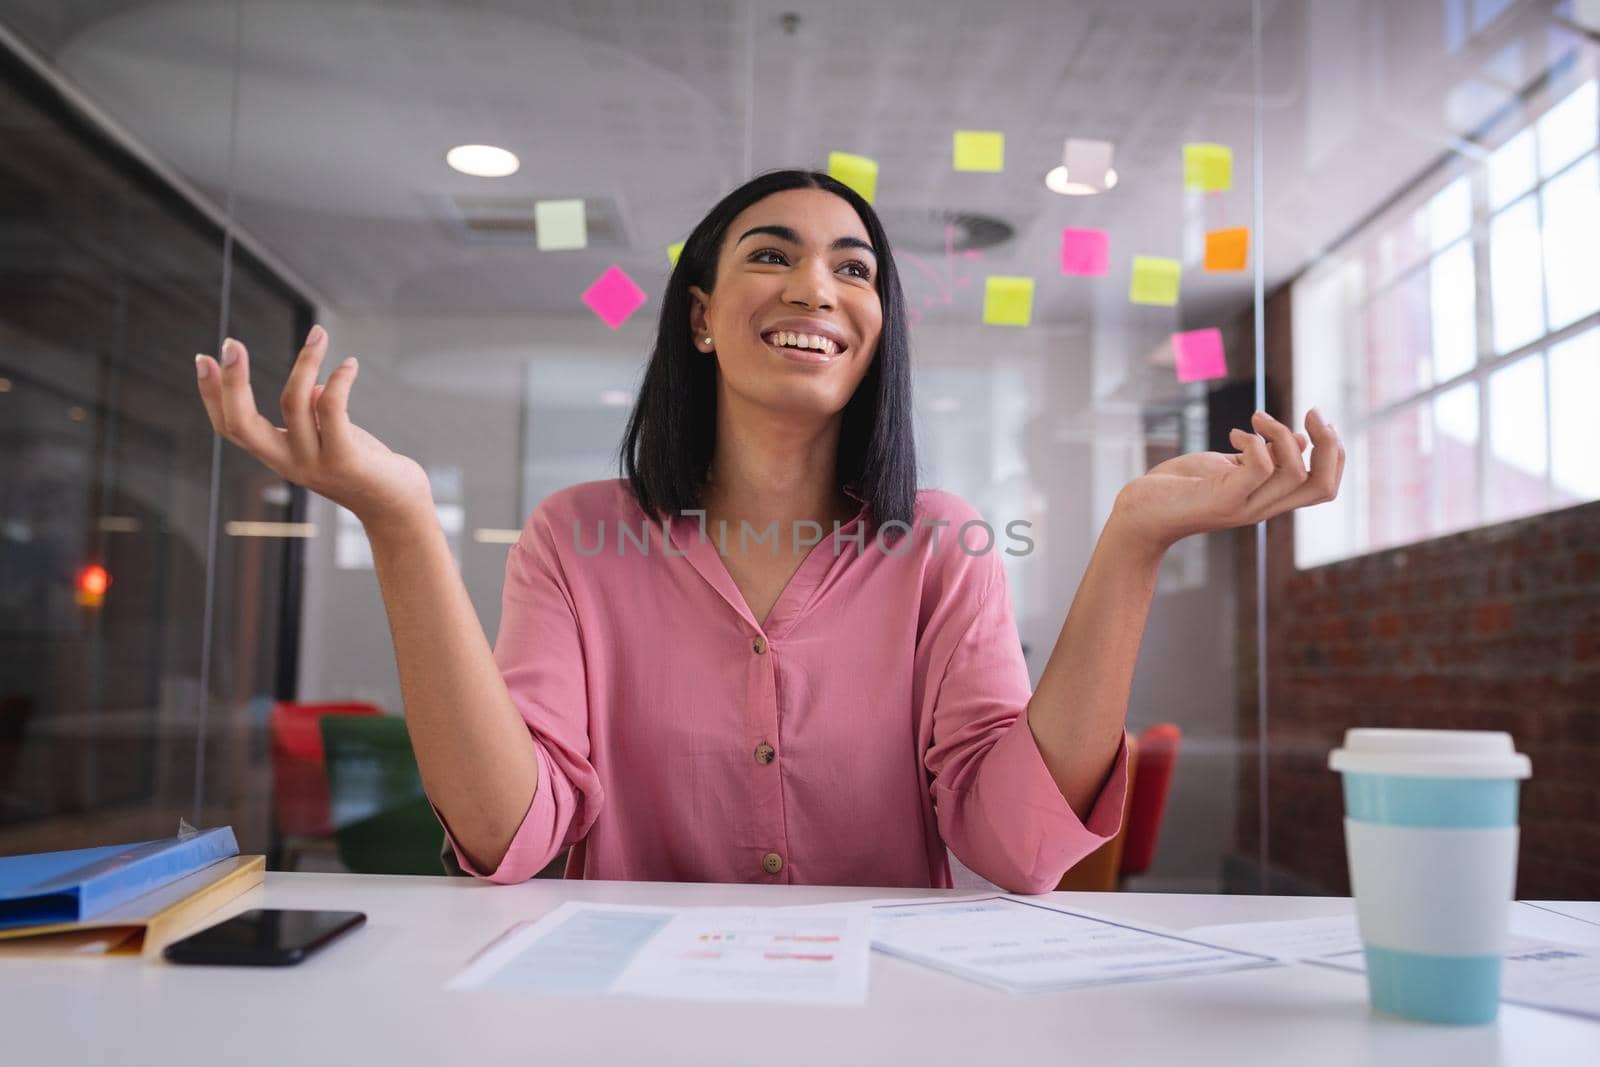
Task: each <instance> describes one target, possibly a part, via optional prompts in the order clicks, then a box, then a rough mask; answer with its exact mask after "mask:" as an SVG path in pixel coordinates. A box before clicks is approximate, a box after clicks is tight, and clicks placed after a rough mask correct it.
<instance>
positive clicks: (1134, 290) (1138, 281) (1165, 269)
mask: <svg viewBox="0 0 1600 1067" xmlns="http://www.w3.org/2000/svg"><path fill="white" fill-rule="evenodd" d="M1182 269H1183V267H1182V264H1180V263H1179V262H1178V261H1177V260H1175V259H1163V258H1162V257H1160V256H1134V257H1133V282H1132V283H1131V284H1130V285H1129V286H1128V299H1129V300H1131V301H1132V302H1133V303H1135V304H1159V305H1161V306H1163V307H1171V306H1173V305H1174V304H1176V303H1177V302H1178V275H1179V273H1180V272H1181V271H1182Z"/></svg>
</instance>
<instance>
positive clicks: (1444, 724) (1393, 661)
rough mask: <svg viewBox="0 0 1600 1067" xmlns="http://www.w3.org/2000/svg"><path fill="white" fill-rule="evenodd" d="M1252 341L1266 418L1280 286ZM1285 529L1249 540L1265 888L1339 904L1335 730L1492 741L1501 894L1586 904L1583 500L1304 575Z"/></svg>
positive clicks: (1593, 689)
mask: <svg viewBox="0 0 1600 1067" xmlns="http://www.w3.org/2000/svg"><path fill="white" fill-rule="evenodd" d="M1266 335H1267V352H1268V366H1267V379H1268V383H1269V385H1268V408H1269V410H1270V411H1271V412H1272V414H1274V415H1275V416H1278V417H1280V418H1285V417H1287V415H1288V414H1289V410H1288V408H1289V404H1288V401H1289V397H1290V389H1291V379H1290V374H1291V358H1290V357H1291V353H1290V330H1289V300H1288V293H1287V290H1283V291H1281V292H1280V293H1279V294H1278V295H1276V296H1274V298H1273V299H1272V300H1270V301H1268V304H1267V330H1266ZM1294 414H1295V416H1296V417H1297V418H1299V417H1302V416H1303V413H1302V412H1295V413H1294ZM1346 488H1347V489H1348V488H1349V487H1348V485H1347V487H1346ZM1293 521H1294V520H1293V518H1292V516H1288V517H1284V518H1282V519H1277V520H1274V521H1272V522H1271V523H1269V524H1268V529H1267V564H1268V566H1267V626H1268V634H1267V667H1268V672H1267V684H1268V744H1267V749H1268V754H1267V794H1268V804H1269V808H1268V814H1269V817H1270V820H1269V821H1270V826H1269V830H1268V835H1269V836H1268V842H1267V845H1268V865H1269V870H1270V871H1271V872H1272V873H1273V874H1274V875H1275V876H1276V877H1275V879H1274V881H1275V883H1276V884H1278V885H1289V886H1298V887H1300V888H1304V889H1308V890H1312V891H1322V892H1327V893H1336V894H1345V893H1348V892H1349V891H1350V885H1349V879H1348V873H1347V870H1346V867H1345V857H1344V842H1343V832H1342V830H1341V826H1342V821H1341V820H1342V818H1343V799H1342V794H1341V793H1340V785H1339V776H1338V775H1337V774H1336V773H1334V772H1333V771H1330V770H1328V768H1327V756H1328V752H1329V751H1330V750H1331V749H1333V748H1335V747H1337V745H1338V744H1339V741H1340V740H1341V738H1342V736H1343V734H1344V731H1345V729H1346V728H1348V727H1352V726H1389V727H1424V728H1438V729H1471V730H1505V731H1507V732H1509V733H1510V734H1511V736H1512V737H1513V738H1514V739H1515V741H1516V744H1517V748H1518V750H1519V751H1522V752H1525V753H1527V755H1528V756H1529V757H1530V759H1531V760H1532V762H1533V777H1532V778H1531V779H1530V780H1529V781H1528V782H1527V783H1525V784H1524V786H1523V790H1522V812H1521V816H1522V817H1521V822H1522V845H1521V856H1520V866H1519V869H1518V874H1517V895H1518V896H1519V897H1521V898H1523V899H1534V900H1537V899H1562V898H1584V899H1591V900H1592V899H1594V898H1596V897H1597V896H1600V503H1593V504H1585V505H1582V506H1579V507H1573V508H1568V509H1566V510H1564V511H1558V512H1551V513H1548V514H1545V515H1539V516H1535V517H1533V518H1529V519H1523V520H1519V521H1517V522H1511V523H1504V524H1501V525H1498V526H1491V527H1485V528H1482V529H1477V530H1472V531H1468V532H1466V533H1461V534H1457V535H1454V536H1451V537H1445V538H1440V539H1437V540H1433V541H1426V542H1422V543H1419V544H1414V545H1409V546H1406V547H1404V548H1398V549H1391V550H1388V551H1384V552H1379V553H1375V554H1372V555H1368V556H1363V557H1359V558H1357V559H1352V560H1347V561H1344V562H1341V563H1335V564H1330V565H1327V566H1323V567H1317V568H1314V569H1312V570H1308V571H1297V570H1296V569H1295V566H1294V528H1293V525H1292V523H1293ZM1236 537H1237V545H1238V553H1239V557H1238V558H1239V568H1238V572H1237V573H1238V575H1239V582H1240V590H1239V594H1240V595H1239V598H1238V604H1239V635H1240V636H1239V653H1240V671H1239V687H1240V688H1239V703H1238V709H1239V730H1240V736H1241V737H1254V736H1255V733H1256V725H1255V724H1256V677H1257V675H1256V626H1255V621H1256V620H1255V536H1254V531H1253V530H1240V531H1237V533H1236ZM1243 763H1244V766H1243V767H1242V769H1241V774H1240V779H1239V786H1238V788H1239V798H1240V804H1239V815H1238V840H1239V842H1240V849H1241V852H1242V853H1243V856H1244V857H1245V858H1247V859H1253V858H1254V855H1255V853H1256V851H1257V850H1258V849H1259V835H1258V832H1257V819H1258V816H1259V811H1260V808H1259V804H1258V796H1257V769H1258V763H1257V761H1256V758H1255V756H1254V755H1253V754H1252V755H1251V756H1250V757H1248V758H1246V759H1245V760H1244V761H1243Z"/></svg>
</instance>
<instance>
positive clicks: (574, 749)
mask: <svg viewBox="0 0 1600 1067" xmlns="http://www.w3.org/2000/svg"><path fill="white" fill-rule="evenodd" d="M494 659H495V663H496V665H498V666H499V668H500V674H501V677H503V678H504V679H505V683H506V688H507V689H508V690H510V693H511V700H512V703H513V704H515V705H516V709H517V712H518V714H520V715H521V716H522V721H523V722H524V723H526V724H527V727H528V734H529V741H530V743H531V744H532V745H533V751H534V757H535V759H536V760H537V762H538V766H539V783H538V786H537V788H536V789H535V790H534V794H533V800H532V802H531V803H530V804H529V806H528V811H527V814H526V815H524V816H523V819H522V824H521V825H520V826H519V827H518V828H517V832H516V835H515V836H514V837H513V838H512V839H511V845H510V847H509V848H508V849H507V850H506V854H505V856H504V858H503V859H501V861H500V864H499V866H497V867H496V868H495V869H494V870H493V871H490V872H485V871H482V870H480V869H478V868H477V867H476V866H474V865H473V864H472V863H471V861H469V860H468V859H467V857H466V856H465V855H464V854H463V853H462V851H461V848H460V846H459V845H457V844H456V841H455V838H454V837H453V836H451V834H450V827H449V825H448V824H447V823H446V822H445V820H444V817H443V815H442V814H440V812H439V809H438V808H437V806H435V807H434V814H435V816H436V817H438V819H439V825H440V826H442V827H443V828H444V831H445V838H446V840H447V841H448V842H449V846H450V848H451V850H452V851H454V853H455V857H456V862H457V863H458V864H459V865H460V867H461V869H462V870H463V871H465V872H466V873H468V874H470V875H473V876H475V877H478V878H484V879H487V880H488V881H490V882H496V883H500V884H503V885H504V884H511V883H514V882H521V881H525V880H526V879H528V878H531V877H533V876H534V875H535V874H537V873H539V871H540V870H542V869H543V868H544V867H545V866H546V865H547V864H548V863H549V862H550V861H551V860H552V859H554V858H555V856H556V854H557V853H558V852H560V851H561V849H562V848H564V847H566V846H567V845H571V844H573V843H575V842H577V841H580V840H582V839H583V837H584V835H585V834H587V833H588V832H589V828H590V827H591V826H592V825H593V824H594V821H595V818H596V817H597V816H598V815H599V814H600V809H601V806H602V805H603V803H604V796H603V793H602V790H601V787H600V779H599V776H598V775H597V774H596V773H595V770H594V767H593V766H592V765H591V764H590V762H589V728H588V723H589V701H588V686H587V685H586V682H585V671H584V655H583V647H582V641H581V639H580V637H579V630H578V620H577V613H576V608H575V606H574V604H573V601H572V597H571V594H570V592H569V590H568V586H567V583H566V581H565V579H564V577H563V572H562V569H561V563H560V560H559V558H558V556H557V554H556V552H555V540H554V536H553V534H552V531H551V529H550V525H549V522H548V520H547V518H546V516H545V514H544V511H543V509H542V508H539V509H535V511H534V513H533V515H532V516H531V517H530V519H529V520H528V525H527V526H526V527H524V529H523V532H522V536H521V537H520V538H519V539H518V541H517V542H516V543H515V544H513V545H512V546H511V550H510V553H509V555H508V557H507V559H506V578H505V587H504V591H503V593H502V595H501V613H500V632H499V635H498V636H497V638H496V639H495V645H494ZM430 802H431V801H430Z"/></svg>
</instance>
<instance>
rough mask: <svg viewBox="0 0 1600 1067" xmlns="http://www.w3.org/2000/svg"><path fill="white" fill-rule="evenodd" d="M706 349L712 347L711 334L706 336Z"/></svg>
mask: <svg viewBox="0 0 1600 1067" xmlns="http://www.w3.org/2000/svg"><path fill="white" fill-rule="evenodd" d="M706 347H707V348H710V347H711V337H710V335H709V334H708V335H707V336H706Z"/></svg>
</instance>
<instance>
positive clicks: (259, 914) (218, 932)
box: [162, 908, 367, 967]
mask: <svg viewBox="0 0 1600 1067" xmlns="http://www.w3.org/2000/svg"><path fill="white" fill-rule="evenodd" d="M366 921H367V917H366V915H365V914H363V913H362V912H359V911H308V910H296V911H291V910H285V909H281V908H255V909H253V910H251V911H246V912H241V913H239V914H238V915H235V916H234V917H233V918H231V919H224V920H223V921H222V922H220V923H217V924H216V925H215V926H208V927H206V928H205V929H204V930H200V931H198V932H197V933H193V934H190V935H189V936H188V937H185V938H183V939H181V940H179V941H174V942H173V943H172V944H170V945H168V946H167V947H166V948H165V949H163V950H162V955H163V956H165V957H166V958H167V959H169V960H171V961H172V962H173V963H220V964H233V965H237V966H245V967H285V966H288V965H289V964H292V963H299V962H300V961H301V960H303V959H305V958H306V957H307V956H309V955H311V954H312V953H313V952H315V951H316V950H317V949H319V948H321V947H322V946H323V945H326V944H327V943H328V942H329V941H332V940H333V939H334V938H336V937H338V936H339V935H340V934H342V933H344V932H345V931H347V930H354V929H355V928H356V927H358V926H360V925H361V924H362V923H364V922H366Z"/></svg>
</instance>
